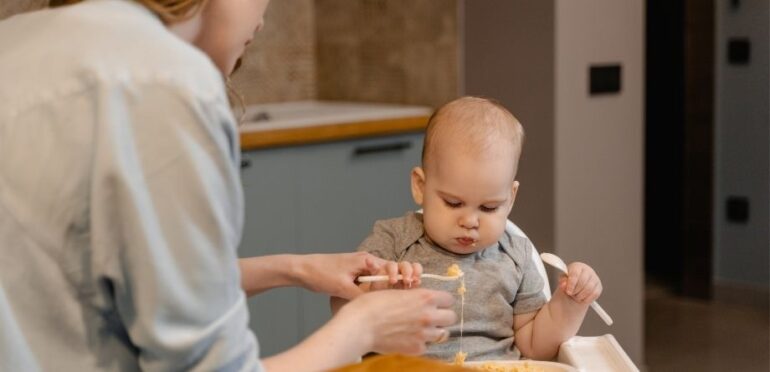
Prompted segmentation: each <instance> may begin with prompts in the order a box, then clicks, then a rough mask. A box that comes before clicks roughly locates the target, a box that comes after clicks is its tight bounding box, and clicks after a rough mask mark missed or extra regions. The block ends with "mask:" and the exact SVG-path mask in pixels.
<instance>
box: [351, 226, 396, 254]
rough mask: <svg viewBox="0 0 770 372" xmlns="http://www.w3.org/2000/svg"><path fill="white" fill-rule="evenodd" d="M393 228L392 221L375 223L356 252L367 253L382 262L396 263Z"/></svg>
mask: <svg viewBox="0 0 770 372" xmlns="http://www.w3.org/2000/svg"><path fill="white" fill-rule="evenodd" d="M393 227H394V226H393V220H382V221H377V222H376V223H375V224H374V228H373V229H372V232H371V234H369V236H367V237H366V239H364V241H363V242H361V244H360V245H359V246H358V249H357V250H358V251H359V252H369V253H371V254H373V255H375V256H377V257H379V258H382V259H384V260H390V261H397V260H398V257H397V249H396V244H397V242H398V238H397V236H396V232H395V229H394V228H393Z"/></svg>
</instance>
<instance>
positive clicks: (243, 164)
mask: <svg viewBox="0 0 770 372" xmlns="http://www.w3.org/2000/svg"><path fill="white" fill-rule="evenodd" d="M250 166H251V159H241V169H246V168H248V167H250Z"/></svg>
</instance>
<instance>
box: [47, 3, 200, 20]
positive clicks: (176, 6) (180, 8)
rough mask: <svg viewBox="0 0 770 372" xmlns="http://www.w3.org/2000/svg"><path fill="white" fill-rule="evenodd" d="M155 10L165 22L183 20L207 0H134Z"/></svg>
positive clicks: (52, 4)
mask: <svg viewBox="0 0 770 372" xmlns="http://www.w3.org/2000/svg"><path fill="white" fill-rule="evenodd" d="M81 1H83V0H51V1H50V3H49V6H52V7H56V6H61V5H69V4H75V3H79V2H81ZM134 1H136V2H138V3H140V4H142V5H144V6H145V7H147V9H149V10H151V11H153V12H154V13H155V14H157V15H158V17H160V19H162V20H163V22H165V23H174V22H179V21H183V20H185V19H188V18H190V17H192V16H194V15H195V14H196V13H197V12H198V11H199V10H200V9H201V8H202V6H203V4H204V3H205V2H206V1H207V0H134Z"/></svg>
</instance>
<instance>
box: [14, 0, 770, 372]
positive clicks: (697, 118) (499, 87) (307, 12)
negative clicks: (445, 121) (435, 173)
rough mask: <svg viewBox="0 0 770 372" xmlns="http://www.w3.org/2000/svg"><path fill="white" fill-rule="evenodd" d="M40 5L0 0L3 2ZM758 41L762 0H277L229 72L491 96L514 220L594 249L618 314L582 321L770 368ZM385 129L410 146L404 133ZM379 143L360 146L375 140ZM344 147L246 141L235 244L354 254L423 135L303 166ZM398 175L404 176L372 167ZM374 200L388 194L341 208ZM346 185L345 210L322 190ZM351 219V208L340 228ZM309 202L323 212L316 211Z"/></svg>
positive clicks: (695, 355)
mask: <svg viewBox="0 0 770 372" xmlns="http://www.w3.org/2000/svg"><path fill="white" fill-rule="evenodd" d="M43 5H45V1H40V0H4V1H3V2H2V3H0V18H4V17H7V16H10V15H12V14H15V13H17V12H20V11H24V10H31V9H35V8H38V7H40V6H43ZM768 45H770V3H768V2H767V1H766V0H648V1H642V0H632V1H624V2H617V1H612V0H584V1H579V2H578V1H567V0H551V1H527V0H485V1H463V0H356V1H353V0H274V1H272V2H271V4H270V7H269V9H268V14H267V16H266V25H265V28H264V29H263V31H262V32H261V33H260V34H258V36H257V37H256V39H255V42H254V43H253V44H252V45H250V46H249V49H248V51H247V54H246V55H245V56H244V60H243V66H242V68H241V70H240V71H238V72H237V73H236V74H235V75H234V77H233V82H234V85H235V87H236V89H237V90H238V91H239V92H240V93H241V94H242V95H243V96H244V98H245V102H246V104H247V105H252V104H263V103H270V102H272V103H275V102H294V101H306V100H334V101H346V102H350V101H356V102H365V103H372V102H377V103H393V104H401V105H420V106H427V107H436V106H438V105H440V104H442V103H444V102H446V101H448V100H450V99H452V98H454V97H456V96H458V95H461V94H478V95H485V96H490V97H494V98H497V99H499V100H500V101H501V102H502V103H503V104H505V105H506V106H507V107H509V108H510V109H511V110H512V111H513V112H514V114H515V115H516V116H517V117H518V118H519V119H520V120H521V121H522V122H523V123H524V126H525V129H526V130H527V142H526V145H525V150H524V157H523V159H522V164H521V170H520V174H519V179H520V180H521V181H522V189H521V192H520V194H519V198H518V200H517V204H516V207H515V208H514V213H513V215H512V219H513V220H514V221H515V222H516V223H517V224H518V225H519V226H520V227H522V229H523V230H524V231H525V232H527V234H528V235H529V236H530V237H531V238H532V240H533V241H534V243H535V244H536V246H537V247H538V249H539V250H540V251H549V252H555V253H557V254H559V255H560V256H562V257H563V258H565V259H566V260H581V261H585V262H588V263H590V264H591V265H592V266H594V267H595V268H596V269H597V271H598V272H599V274H600V275H601V277H602V279H603V282H604V285H605V292H604V295H603V296H602V299H601V302H602V305H603V306H604V307H605V308H606V309H607V311H608V312H609V313H610V314H611V315H613V317H614V318H615V325H613V326H612V327H606V326H604V325H603V324H602V323H601V322H600V321H599V320H598V318H597V317H596V316H595V315H594V314H592V313H589V315H588V317H587V320H586V323H585V325H584V327H583V328H582V329H581V331H580V333H579V334H580V335H600V334H605V333H612V334H613V335H614V336H615V337H616V338H617V339H618V341H619V342H620V344H621V345H622V346H623V348H624V349H625V350H626V352H627V353H628V354H629V355H630V356H631V358H632V359H633V360H634V361H635V362H636V363H637V365H639V366H640V367H642V368H646V369H648V370H650V371H683V370H703V371H718V370H741V371H767V370H769V369H770V357H769V355H770V319H769V318H770V315H768V293H769V292H770V273H769V272H770V269H769V267H770V220H769V217H768V215H770V200H769V199H768V195H769V194H770V65H769V64H768V59H769V58H770V51H769V50H768ZM592 67H593V68H594V69H592ZM592 72H593V74H594V75H593V76H594V79H592V78H591V76H592ZM602 74H605V75H602ZM602 78H604V79H602ZM592 83H593V84H592ZM592 86H593V87H594V88H593V89H592ZM401 136H402V137H398V140H399V141H401V140H404V141H409V142H407V143H410V144H416V145H410V146H417V147H418V146H419V141H420V137H419V133H415V134H409V133H406V134H402V135H401ZM383 138H384V139H381V138H373V139H363V140H362V141H364V144H365V145H367V146H368V145H370V144H371V143H374V144H375V145H377V144H380V143H381V142H382V141H385V140H387V141H390V137H388V136H385V137H383ZM372 141H373V142H372ZM399 143H401V142H399ZM347 144H348V142H345V141H343V142H340V143H339V144H329V145H307V146H293V147H274V148H269V149H258V150H253V151H247V152H246V153H245V155H244V158H245V159H247V160H249V161H251V162H252V164H251V170H248V169H247V170H244V188H245V190H246V193H247V203H249V202H248V200H249V199H251V200H257V201H259V202H252V204H249V205H248V206H247V208H248V210H247V219H250V220H251V223H254V224H256V221H259V222H260V223H261V224H263V225H264V224H265V221H266V220H269V221H272V220H275V221H278V222H277V223H276V225H275V226H269V228H268V227H264V226H253V228H251V229H250V227H249V226H250V225H249V222H248V220H247V227H246V231H245V236H244V244H243V246H242V251H245V252H247V253H252V254H260V253H270V252H271V251H269V250H268V249H267V248H265V249H262V248H259V249H252V247H256V246H260V244H267V243H269V244H268V245H271V246H273V249H278V250H277V251H286V250H288V251H296V252H302V249H303V248H302V247H305V246H314V247H315V248H317V249H319V250H332V248H327V246H326V245H325V244H329V246H328V247H331V246H335V248H334V249H338V250H343V251H344V250H350V249H353V248H354V247H355V244H356V242H358V241H360V239H361V238H362V237H363V236H364V235H365V234H366V232H367V229H368V228H369V227H370V226H371V223H372V221H371V219H372V218H384V217H390V216H396V215H399V214H402V213H403V211H404V210H405V208H402V206H407V207H409V206H410V204H409V203H410V197H409V195H408V190H407V189H406V188H407V187H408V184H407V183H406V182H407V173H404V172H408V169H409V167H410V166H412V165H414V163H415V162H416V161H419V149H418V148H414V147H412V148H409V147H407V148H408V149H407V150H406V151H405V152H404V153H403V154H400V155H397V156H395V158H394V157H391V158H387V159H386V158H384V157H382V158H368V160H367V161H368V162H367V163H362V162H360V161H354V162H352V163H346V162H347V161H349V160H350V159H348V158H347V157H341V158H340V159H341V160H339V161H337V160H334V159H335V158H333V157H329V158H328V160H327V162H326V163H319V164H316V165H307V164H310V162H311V160H313V159H316V158H319V157H322V156H321V155H319V154H322V153H324V152H328V151H326V150H327V149H330V150H329V151H332V152H333V151H337V149H336V148H332V147H328V148H327V147H324V146H346V145H347ZM359 145H360V144H358V143H356V144H355V146H359ZM351 146H352V144H351ZM356 148H359V147H356ZM342 150H343V149H342V148H340V149H339V151H342ZM344 150H345V151H347V149H346V148H345V149H344ZM340 153H342V152H340ZM344 153H345V154H347V153H348V152H344ZM345 156H347V155H345ZM378 156H379V155H378ZM287 165H289V166H287ZM335 167H336V168H335ZM356 167H360V168H361V169H358V168H356ZM330 169H331V170H330ZM351 169H358V170H356V172H361V173H360V174H359V173H356V175H355V176H353V175H352V174H349V173H350V172H353V170H351ZM249 172H254V173H249ZM367 172H370V173H367ZM379 173H382V174H385V175H387V178H386V179H385V180H381V181H377V182H380V183H379V184H378V185H377V190H378V192H376V193H368V192H367V191H361V190H362V189H366V188H369V187H370V184H367V183H365V182H362V183H355V182H356V181H355V180H356V179H359V178H369V179H372V180H374V179H375V178H376V177H378V176H379ZM362 175H363V176H362ZM303 177H305V178H303ZM345 177H350V180H351V181H349V182H343V181H342V180H344V179H346V178H345ZM399 177H402V178H403V181H404V182H401V183H399V182H394V181H387V180H389V179H398V178H399ZM266 178H270V179H268V180H266ZM321 179H331V180H330V181H329V183H328V184H326V186H324V184H322V183H321V185H320V186H318V188H320V190H321V191H322V192H320V194H318V195H309V194H308V195H307V196H304V195H305V194H304V193H306V192H310V191H309V190H302V188H301V187H300V189H297V190H292V191H286V188H287V185H292V184H295V183H299V184H314V185H317V184H319V182H320V181H319V180H321ZM334 179H337V180H339V181H338V182H333V181H334ZM383 182H384V183H383ZM388 182H389V183H388ZM343 186H344V187H345V188H346V190H345V191H346V192H345V193H343V194H342V195H339V196H338V197H337V196H335V195H338V194H334V192H335V189H338V188H339V187H343ZM258 190H261V191H258ZM383 190H388V192H383ZM251 192H253V193H254V194H253V195H251V197H250V193H251ZM258 192H263V194H259V193H258ZM381 194H386V195H384V196H381ZM391 194H392V195H391ZM330 195H331V196H330ZM378 197H384V198H388V197H390V198H392V199H393V200H395V201H392V200H390V201H388V202H387V203H386V204H390V206H389V207H386V206H381V207H380V206H377V205H373V206H372V207H371V208H369V209H371V210H373V211H374V210H376V211H377V212H370V213H364V212H359V211H357V210H356V209H357V208H358V209H360V208H361V207H360V205H368V204H365V203H366V202H367V201H368V200H371V199H375V198H378ZM335 198H337V199H335ZM350 198H359V199H356V200H357V203H358V206H357V205H356V203H350V204H345V203H335V202H334V201H335V200H343V199H350ZM319 199H327V200H329V201H330V202H329V203H328V204H323V203H320V202H318V200H319ZM262 200H265V202H262ZM271 203H272V204H271ZM292 203H293V204H292ZM314 203H315V204H314ZM319 203H320V204H319ZM393 205H395V206H396V207H395V208H394V207H393ZM334 208H336V209H334ZM287 209H288V210H296V211H299V212H297V214H296V215H295V214H291V213H288V212H286V210H287ZM304 210H308V212H303V211H304ZM313 210H333V213H332V214H333V216H328V214H327V216H324V215H323V214H318V213H317V214H313V212H312V211H313ZM357 213H360V215H359V214H357ZM361 213H362V214H361ZM384 214H388V215H384ZM350 215H354V216H355V218H353V220H362V221H361V223H360V224H355V223H353V222H350V223H348V222H345V223H344V224H341V223H339V221H348V220H346V219H345V217H346V216H350ZM324 218H327V219H329V218H330V219H331V220H339V221H337V224H335V223H331V224H330V225H329V226H325V225H323V222H322V221H320V220H323V219H324ZM269 221H268V222H269ZM341 225H344V226H341ZM287 226H289V227H287ZM335 226H336V229H337V230H334V229H335ZM327 230H333V231H331V232H329V231H327ZM276 231H278V233H276ZM324 234H326V235H324ZM341 234H342V235H341ZM348 235H349V236H348ZM286 236H291V237H292V238H287V237H286ZM324 239H326V243H324V242H323V241H324ZM265 242H267V243H265ZM260 247H261V246H260ZM281 247H285V249H284V248H281ZM281 249H284V250H281ZM251 301H252V303H256V302H259V301H260V300H251ZM263 301H264V302H260V303H259V304H252V305H253V306H254V307H252V309H253V310H254V311H263V312H264V311H269V312H270V313H271V314H276V317H277V318H286V319H288V320H287V321H288V322H292V321H294V320H297V323H303V322H304V324H307V325H308V326H307V327H305V328H302V327H296V326H295V328H294V329H292V332H282V331H285V328H284V329H280V328H270V326H272V325H260V324H256V325H254V327H255V328H256V329H257V331H258V332H263V333H264V332H269V334H271V335H275V334H276V332H277V333H290V334H289V335H288V336H286V337H285V338H284V339H282V338H281V336H275V337H273V339H276V340H277V341H276V345H272V346H271V345H269V344H268V345H265V343H266V341H263V342H262V343H263V348H264V350H266V351H277V350H280V349H281V348H282V347H285V346H287V345H290V344H292V343H293V342H296V339H297V338H298V337H301V336H302V335H303V334H304V333H306V332H309V331H311V330H312V328H313V327H314V326H316V325H317V324H320V322H322V321H323V320H324V319H325V317H326V316H328V315H326V314H325V313H318V314H307V312H303V311H302V310H297V309H291V307H292V306H294V307H296V308H302V307H308V306H309V305H312V306H315V307H323V306H325V304H324V303H323V299H321V298H317V297H313V296H312V295H306V294H303V293H301V291H299V290H290V289H288V290H280V291H276V292H275V293H271V294H268V295H267V296H266V297H265V299H264V300H263ZM270 304H280V306H279V305H274V306H273V305H270ZM286 304H290V305H291V306H286ZM260 306H261V307H260ZM270 306H273V307H270ZM287 314H288V315H287ZM276 322H278V323H280V319H279V320H277V321H276Z"/></svg>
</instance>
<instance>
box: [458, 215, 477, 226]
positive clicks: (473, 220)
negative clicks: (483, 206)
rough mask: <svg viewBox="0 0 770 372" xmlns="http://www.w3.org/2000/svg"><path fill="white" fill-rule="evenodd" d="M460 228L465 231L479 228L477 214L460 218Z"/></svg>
mask: <svg viewBox="0 0 770 372" xmlns="http://www.w3.org/2000/svg"><path fill="white" fill-rule="evenodd" d="M459 222H460V226H461V227H462V228H464V229H475V228H477V227H479V219H478V217H477V216H476V214H475V213H468V214H464V215H463V216H462V217H460V221H459Z"/></svg>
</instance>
